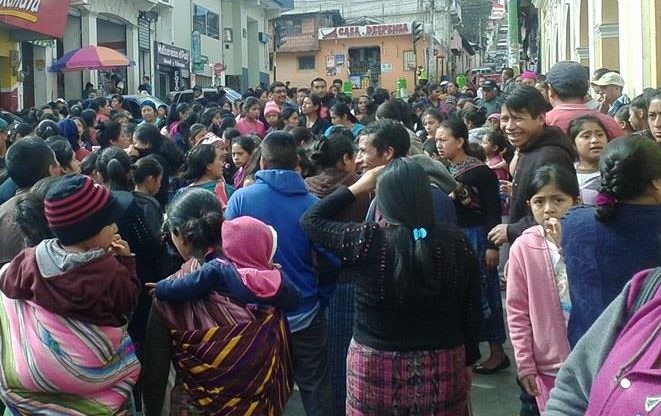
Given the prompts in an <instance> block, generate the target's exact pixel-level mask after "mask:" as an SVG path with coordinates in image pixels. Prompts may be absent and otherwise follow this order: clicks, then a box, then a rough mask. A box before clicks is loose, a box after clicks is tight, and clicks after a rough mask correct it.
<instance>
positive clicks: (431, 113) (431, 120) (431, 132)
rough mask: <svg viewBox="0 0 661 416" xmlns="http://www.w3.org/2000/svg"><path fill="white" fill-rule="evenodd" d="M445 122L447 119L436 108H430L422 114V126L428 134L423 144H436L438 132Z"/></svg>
mask: <svg viewBox="0 0 661 416" xmlns="http://www.w3.org/2000/svg"><path fill="white" fill-rule="evenodd" d="M443 120H445V117H443V115H442V114H441V113H440V112H439V111H438V109H436V108H428V109H427V110H425V112H424V113H422V126H423V127H424V128H425V132H426V133H427V137H426V138H425V140H424V141H423V144H424V143H425V142H427V141H430V142H434V143H436V130H438V128H439V127H440V126H441V123H442V122H443Z"/></svg>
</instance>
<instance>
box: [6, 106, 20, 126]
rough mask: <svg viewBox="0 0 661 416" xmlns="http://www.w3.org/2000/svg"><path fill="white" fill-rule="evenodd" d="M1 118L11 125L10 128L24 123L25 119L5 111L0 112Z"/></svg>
mask: <svg viewBox="0 0 661 416" xmlns="http://www.w3.org/2000/svg"><path fill="white" fill-rule="evenodd" d="M0 118H2V119H3V120H4V121H6V122H7V124H9V127H13V126H14V125H16V124H18V123H22V122H23V119H22V118H21V117H19V116H17V115H16V114H14V113H11V112H9V111H5V110H0Z"/></svg>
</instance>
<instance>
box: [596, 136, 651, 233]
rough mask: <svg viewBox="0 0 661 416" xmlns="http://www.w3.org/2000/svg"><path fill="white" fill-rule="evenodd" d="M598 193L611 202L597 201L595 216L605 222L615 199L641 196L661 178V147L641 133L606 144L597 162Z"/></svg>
mask: <svg viewBox="0 0 661 416" xmlns="http://www.w3.org/2000/svg"><path fill="white" fill-rule="evenodd" d="M599 170H600V171H601V187H600V188H599V193H600V194H602V195H605V196H606V197H607V199H609V200H610V201H612V203H606V204H597V211H596V217H597V219H598V220H599V221H602V222H603V221H608V219H609V218H610V217H612V215H613V213H614V211H615V201H620V202H626V201H631V200H633V199H636V198H638V197H640V196H643V195H644V194H645V192H647V190H648V188H649V185H650V183H652V181H653V180H655V179H660V178H661V147H659V145H658V144H657V143H655V142H654V141H653V140H651V139H650V138H648V137H645V136H643V135H640V134H631V135H628V136H624V137H621V138H619V139H617V140H613V141H612V142H610V143H609V144H608V146H607V147H606V150H604V153H603V154H602V155H601V159H600V161H599Z"/></svg>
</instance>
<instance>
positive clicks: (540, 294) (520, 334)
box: [506, 225, 570, 378]
mask: <svg viewBox="0 0 661 416" xmlns="http://www.w3.org/2000/svg"><path fill="white" fill-rule="evenodd" d="M506 305H507V325H508V327H509V331H510V338H511V340H512V346H513V347H514V355H515V358H516V365H517V369H518V375H519V378H523V377H525V376H528V375H536V374H538V373H539V372H551V371H557V370H558V369H560V367H561V366H562V364H563V363H564V361H565V359H566V358H567V356H568V355H569V352H570V349H569V341H568V340H567V327H566V325H565V318H564V316H563V314H562V309H561V307H560V297H559V295H558V288H557V285H556V281H555V273H554V271H553V265H552V263H551V257H550V254H549V252H548V246H547V244H546V239H545V238H544V231H543V229H542V227H541V226H539V225H536V226H534V227H531V228H528V229H527V230H525V231H524V232H523V234H522V235H521V237H519V238H517V239H516V241H515V242H514V244H513V245H512V248H511V249H510V259H509V264H508V268H507V302H506Z"/></svg>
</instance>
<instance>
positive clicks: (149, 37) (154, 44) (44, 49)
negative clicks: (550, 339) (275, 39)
mask: <svg viewBox="0 0 661 416" xmlns="http://www.w3.org/2000/svg"><path fill="white" fill-rule="evenodd" d="M293 3H294V2H293V0H72V1H71V5H70V7H69V16H68V19H67V22H66V28H65V32H64V36H63V38H62V39H57V40H44V41H40V40H37V41H25V42H22V44H21V55H22V57H23V63H22V73H23V76H22V81H23V82H22V83H21V84H20V85H21V87H20V88H21V91H22V92H23V94H22V95H23V96H24V97H25V98H24V100H23V102H22V103H21V105H20V107H29V106H34V105H41V104H43V103H45V102H48V101H52V100H55V99H56V98H58V97H64V98H66V99H76V98H81V95H82V90H83V88H84V86H85V85H86V84H87V83H88V82H90V83H92V85H93V86H94V87H95V88H97V89H100V90H103V88H104V86H107V82H108V80H109V78H110V76H111V75H112V74H116V75H117V76H119V78H121V79H122V80H123V81H124V85H125V92H126V93H128V94H135V93H137V90H138V85H139V84H140V83H141V82H142V77H143V76H149V77H150V79H151V84H152V86H153V93H154V94H155V95H157V96H160V97H161V98H166V97H167V93H168V92H169V91H172V90H179V89H185V88H190V87H192V86H193V85H195V84H198V85H202V86H210V85H229V86H232V87H234V88H235V89H237V90H245V89H246V88H247V87H248V86H257V85H259V84H260V83H263V84H268V83H269V82H270V63H269V46H270V45H269V42H271V39H270V37H269V36H268V34H267V33H268V27H269V21H271V20H272V19H275V18H277V17H278V16H279V15H280V13H281V12H283V11H285V10H288V9H291V8H293ZM88 45H98V46H106V47H109V48H111V49H115V50H118V51H120V52H122V53H124V54H126V55H127V56H128V57H129V58H130V59H131V60H132V61H133V62H134V65H132V66H129V67H128V68H120V69H114V70H112V71H110V70H109V71H76V72H67V73H64V74H57V73H51V72H48V68H49V67H50V66H51V65H52V64H53V63H54V62H55V61H56V60H57V59H58V58H59V57H61V56H62V55H64V54H65V53H66V52H69V51H71V50H74V49H78V48H81V47H84V46H88Z"/></svg>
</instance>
